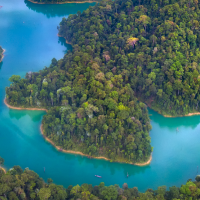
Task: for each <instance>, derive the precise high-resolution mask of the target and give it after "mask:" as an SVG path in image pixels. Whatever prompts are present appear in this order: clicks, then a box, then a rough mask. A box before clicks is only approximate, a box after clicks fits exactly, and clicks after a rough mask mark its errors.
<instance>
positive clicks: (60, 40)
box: [58, 37, 72, 54]
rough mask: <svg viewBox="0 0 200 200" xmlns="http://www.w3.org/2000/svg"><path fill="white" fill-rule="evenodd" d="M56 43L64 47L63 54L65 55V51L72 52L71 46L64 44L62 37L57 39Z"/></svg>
mask: <svg viewBox="0 0 200 200" xmlns="http://www.w3.org/2000/svg"><path fill="white" fill-rule="evenodd" d="M58 43H59V44H60V45H62V46H65V47H66V50H65V51H64V54H66V53H67V51H69V50H72V46H71V44H67V43H66V42H65V38H63V37H58Z"/></svg>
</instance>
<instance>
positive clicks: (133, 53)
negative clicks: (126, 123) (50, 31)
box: [59, 0, 200, 116]
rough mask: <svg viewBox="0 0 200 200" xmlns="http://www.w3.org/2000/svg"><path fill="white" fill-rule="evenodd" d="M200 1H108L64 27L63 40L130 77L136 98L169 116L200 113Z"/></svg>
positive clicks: (64, 22)
mask: <svg viewBox="0 0 200 200" xmlns="http://www.w3.org/2000/svg"><path fill="white" fill-rule="evenodd" d="M199 21H200V10H199V2H198V0H191V1H185V0H157V1H156V0H151V1H146V0H140V1H134V0H133V1H131V0H125V1H121V0H116V1H114V2H112V1H110V2H108V1H103V2H101V3H100V4H99V5H96V6H94V7H90V8H89V9H87V10H86V11H84V12H83V13H82V14H81V13H78V14H77V15H70V16H69V18H68V19H65V18H64V19H63V20H62V22H61V23H60V30H59V34H60V35H62V36H63V37H65V38H66V39H67V41H69V42H71V43H72V44H73V45H75V47H74V48H76V46H77V45H78V46H79V47H81V51H82V52H83V53H88V54H89V55H90V56H92V57H93V58H100V60H101V62H102V63H101V68H105V69H104V71H106V72H113V70H114V71H115V73H116V74H118V75H119V74H125V76H126V81H125V82H127V83H129V84H130V85H131V88H132V89H133V91H134V92H135V94H136V96H137V97H138V98H139V99H140V100H141V101H143V102H146V103H147V104H148V105H149V106H150V107H152V108H153V109H155V110H157V111H159V112H161V113H163V114H169V115H176V116H177V115H184V114H188V113H189V112H197V111H200V107H199V100H200V94H199V90H200V89H199V84H200V75H199V72H200V65H199V61H200V51H199V46H200V37H199V31H200V29H199Z"/></svg>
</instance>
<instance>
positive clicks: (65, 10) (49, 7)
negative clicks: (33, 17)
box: [24, 0, 95, 18]
mask: <svg viewBox="0 0 200 200" xmlns="http://www.w3.org/2000/svg"><path fill="white" fill-rule="evenodd" d="M24 2H25V4H26V6H27V7H28V8H29V9H31V10H33V11H36V12H37V13H42V14H44V15H46V16H47V18H50V17H57V16H58V17H62V16H67V15H69V14H76V13H77V11H81V12H82V11H83V10H86V9H87V8H88V5H91V6H94V5H95V3H81V4H77V3H67V4H46V5H44V4H34V3H31V2H29V1H27V0H24Z"/></svg>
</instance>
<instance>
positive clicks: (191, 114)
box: [159, 112, 200, 118]
mask: <svg viewBox="0 0 200 200" xmlns="http://www.w3.org/2000/svg"><path fill="white" fill-rule="evenodd" d="M159 114H160V113H159ZM161 115H162V114H161ZM194 115H200V112H196V113H188V114H187V115H179V116H171V115H162V116H164V117H168V118H175V117H190V116H194Z"/></svg>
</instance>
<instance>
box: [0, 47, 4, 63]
mask: <svg viewBox="0 0 200 200" xmlns="http://www.w3.org/2000/svg"><path fill="white" fill-rule="evenodd" d="M4 51H5V50H4V49H3V48H2V47H1V46H0V62H1V61H2V60H3V57H4V56H3V53H4Z"/></svg>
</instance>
